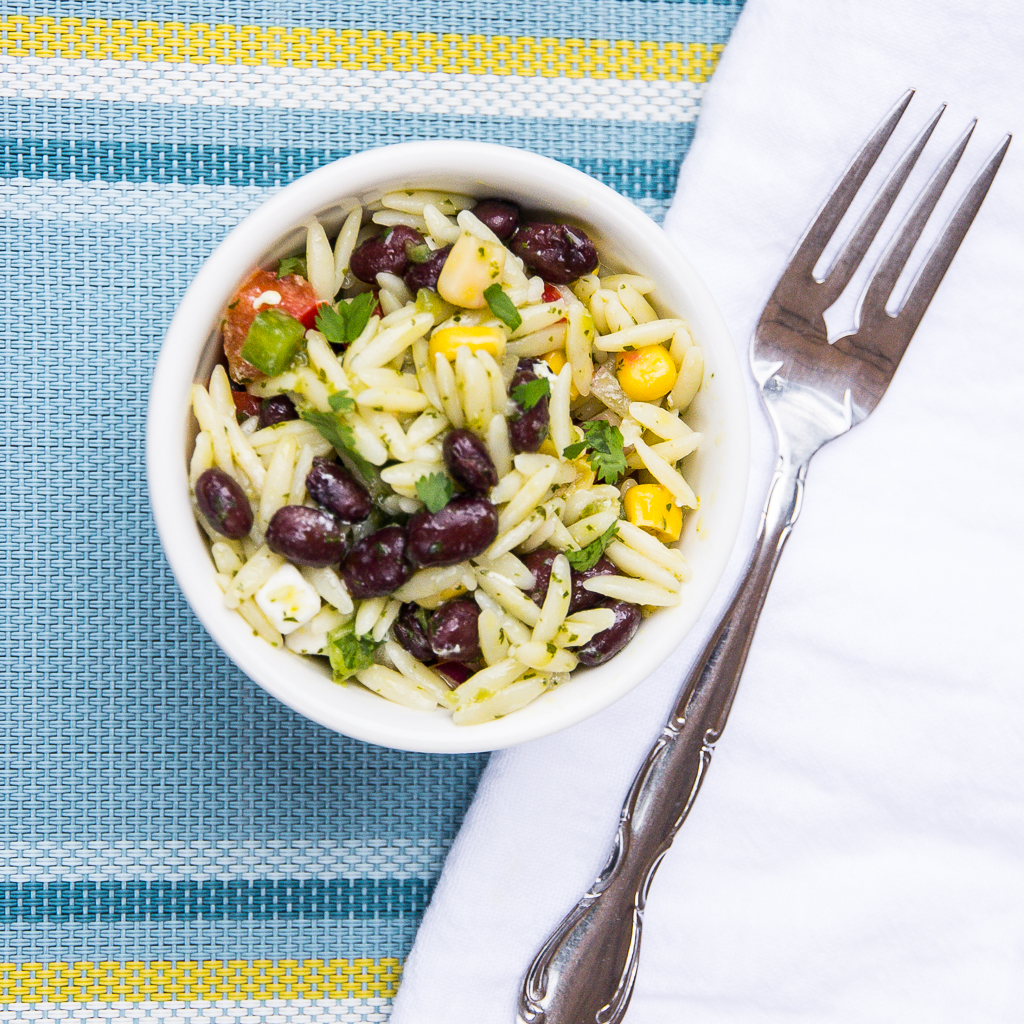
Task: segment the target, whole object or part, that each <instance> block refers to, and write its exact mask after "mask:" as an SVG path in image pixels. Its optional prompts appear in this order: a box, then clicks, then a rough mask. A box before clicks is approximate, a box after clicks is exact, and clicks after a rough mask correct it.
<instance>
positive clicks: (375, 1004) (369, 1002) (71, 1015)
mask: <svg viewBox="0 0 1024 1024" xmlns="http://www.w3.org/2000/svg"><path fill="white" fill-rule="evenodd" d="M390 1014H391V1001H390V1000H389V999H383V998H381V997H374V998H370V999H352V998H348V999H295V1000H286V999H266V1000H256V999H246V1000H244V1001H238V1002H236V1001H234V1000H218V1001H217V1002H215V1003H207V1002H188V1003H184V1002H170V1001H167V1002H150V1003H86V1004H81V1003H7V1004H6V1005H4V1006H0V1022H2V1021H12V1022H13V1021H27V1020H38V1021H53V1020H67V1021H73V1022H77V1021H83V1022H90V1021H91V1022H96V1024H99V1022H101V1021H111V1020H123V1021H128V1020H131V1021H156V1020H160V1021H171V1022H174V1021H190V1022H194V1024H205V1022H206V1021H210V1022H211V1024H212V1022H214V1021H216V1022H217V1024H223V1022H224V1021H230V1022H231V1024H265V1022H267V1021H275V1022H286V1024H382V1022H384V1021H386V1020H387V1019H388V1017H389V1016H390Z"/></svg>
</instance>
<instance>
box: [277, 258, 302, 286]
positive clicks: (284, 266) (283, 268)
mask: <svg viewBox="0 0 1024 1024" xmlns="http://www.w3.org/2000/svg"><path fill="white" fill-rule="evenodd" d="M308 273H309V271H308V270H307V268H306V257H305V256H288V257H287V258H285V259H283V260H281V262H280V263H279V264H278V265H277V279H278V280H279V281H280V280H281V278H282V277H287V276H288V275H289V274H298V275H299V277H306V276H307V274H308Z"/></svg>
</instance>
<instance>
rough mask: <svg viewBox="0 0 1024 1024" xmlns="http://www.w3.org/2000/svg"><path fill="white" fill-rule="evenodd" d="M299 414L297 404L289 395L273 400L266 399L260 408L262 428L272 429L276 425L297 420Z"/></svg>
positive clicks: (279, 396)
mask: <svg viewBox="0 0 1024 1024" xmlns="http://www.w3.org/2000/svg"><path fill="white" fill-rule="evenodd" d="M298 418H299V414H298V412H297V411H296V409H295V403H294V402H293V401H292V400H291V399H290V398H289V397H288V396H287V395H274V397H273V398H267V399H264V401H263V404H262V405H261V406H260V419H259V424H260V427H261V428H262V427H272V426H273V425H274V424H275V423H286V422H287V421H288V420H297V419H298Z"/></svg>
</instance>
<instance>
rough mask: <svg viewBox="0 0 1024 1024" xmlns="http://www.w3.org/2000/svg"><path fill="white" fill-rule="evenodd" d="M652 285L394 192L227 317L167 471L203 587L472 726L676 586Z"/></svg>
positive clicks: (506, 214)
mask: <svg viewBox="0 0 1024 1024" xmlns="http://www.w3.org/2000/svg"><path fill="white" fill-rule="evenodd" d="M654 290H655V283H654V282H653V281H651V280H648V279H647V278H645V277H642V276H640V275H637V274H631V273H622V272H613V271H611V270H610V269H609V270H606V269H605V268H603V267H602V266H601V262H600V256H599V253H598V252H597V249H596V247H595V245H594V243H593V242H592V241H591V240H590V239H589V238H588V237H587V235H586V233H585V232H584V231H583V230H581V229H580V228H578V227H576V226H573V225H570V224H566V223H549V222H538V221H529V220H523V219H522V217H521V213H520V210H519V209H518V207H516V206H515V205H514V204H512V203H509V202H505V201H502V200H497V199H485V200H480V201H477V200H474V199H472V198H470V197H468V196H461V195H451V194H446V193H442V192H434V191H422V190H421V191H407V192H395V193H392V194H390V195H386V196H384V198H383V199H382V200H381V201H380V203H378V204H375V206H374V208H372V209H365V210H364V209H362V208H359V207H356V208H355V209H353V210H351V212H349V213H348V215H347V217H346V219H345V220H344V223H343V225H342V227H341V229H340V230H339V231H338V234H337V236H336V237H335V238H334V240H333V242H332V241H331V240H330V239H329V238H328V235H327V233H326V232H325V230H324V228H323V227H322V226H321V225H320V224H319V223H316V222H314V223H311V224H310V225H309V227H308V231H307V244H306V251H305V253H304V254H303V255H298V256H294V257H291V258H289V259H285V260H282V261H281V262H280V265H279V266H278V267H277V268H275V269H272V270H270V269H268V270H259V271H256V272H255V273H254V274H253V275H252V276H251V277H250V278H249V279H248V280H247V281H246V282H244V283H243V284H242V286H241V287H240V288H239V289H238V291H237V293H236V294H235V296H234V297H233V299H232V302H231V304H230V305H229V307H228V310H227V312H226V315H225V320H224V326H223V340H224V351H225V357H226V358H225V363H226V366H223V365H222V366H218V367H216V369H215V370H214V372H213V374H212V376H211V378H210V382H209V386H208V387H203V386H202V385H199V384H197V385H196V386H195V387H194V389H193V395H192V407H193V410H194V412H195V416H196V420H197V421H198V425H199V434H198V437H197V439H196V443H195V447H194V450H193V453H192V457H191V467H190V482H191V485H192V493H193V496H194V500H195V507H196V512H197V519H198V521H199V523H200V524H201V525H202V527H203V528H204V529H205V530H206V532H207V534H208V535H209V537H210V541H211V549H210V550H211V556H212V559H213V562H214V566H215V569H216V579H217V582H218V584H219V585H220V587H221V588H222V590H223V591H224V600H225V602H226V604H227V605H228V607H230V608H233V609H237V611H238V613H239V614H240V615H241V616H242V617H243V618H244V620H245V621H246V622H247V623H248V624H249V626H250V627H251V628H252V630H253V631H254V632H255V633H256V634H258V635H259V636H260V637H262V638H263V639H264V640H266V642H267V643H269V644H271V645H273V646H277V647H280V646H284V647H286V648H287V649H289V650H290V651H293V652H294V653H296V654H299V655H305V656H312V657H325V658H327V659H329V663H330V666H331V670H332V673H333V675H334V678H335V680H337V681H338V682H343V681H348V680H356V681H358V683H360V684H361V685H363V686H365V687H367V688H368V689H370V690H373V691H374V692H376V693H378V694H380V695H381V696H382V697H384V698H386V699H388V700H391V701H396V702H398V703H400V704H404V705H406V706H408V707H411V708H416V709H420V710H424V711H431V710H435V709H437V708H438V707H441V708H445V709H448V710H449V711H450V712H451V713H452V715H453V718H454V720H455V722H456V723H458V724H463V725H470V724H474V723H479V722H485V721H488V720H491V719H493V718H497V717H501V716H503V715H506V714H509V713H510V712H512V711H515V710H517V709H518V708H521V707H523V706H524V705H526V704H528V703H529V702H531V701H533V700H534V699H535V698H537V697H538V696H539V695H540V694H542V693H543V692H544V691H545V690H548V689H550V688H551V687H553V686H556V685H557V684H558V683H560V682H562V681H563V680H565V679H566V678H567V675H568V674H569V673H571V672H572V671H573V670H575V669H576V668H577V666H580V665H582V666H593V665H599V664H602V663H604V662H605V661H608V660H609V659H610V658H612V657H614V656H615V655H616V654H618V653H619V652H620V651H621V650H622V649H623V648H624V647H625V646H626V644H628V642H629V641H630V640H631V639H632V637H633V635H634V633H635V632H636V630H637V628H638V626H639V623H640V621H641V618H642V617H643V616H644V615H646V614H652V613H654V614H656V611H657V609H658V608H660V607H664V606H668V605H673V604H676V603H678V601H679V599H680V597H679V595H680V589H681V587H682V585H683V583H684V582H685V581H686V579H687V576H688V572H687V567H686V563H685V561H684V560H683V558H682V556H681V555H680V554H679V552H678V551H677V550H676V549H675V548H674V547H672V546H671V544H672V542H673V541H675V540H677V539H678V538H679V535H680V531H681V529H682V526H683V519H684V515H685V510H686V509H692V508H694V507H696V505H697V497H696V495H695V494H694V493H693V490H692V489H691V488H690V486H689V484H688V483H687V482H686V480H685V478H684V476H683V474H682V472H681V471H680V462H681V460H682V459H684V458H686V456H688V455H689V454H691V453H692V452H693V451H694V450H695V449H696V448H697V446H698V445H699V444H700V441H701V435H700V434H699V433H696V432H694V431H693V430H691V428H690V427H689V426H688V425H687V424H686V422H685V421H684V419H683V417H682V414H683V413H684V412H685V410H686V408H687V406H688V405H689V404H690V402H691V401H692V400H693V398H694V396H695V395H696V393H697V391H698V389H699V388H700V386H701V380H702V377H703V357H702V355H701V351H700V349H699V347H698V346H697V345H695V344H694V342H693V339H692V338H691V336H690V333H689V330H688V329H687V325H686V324H685V322H684V321H683V320H681V319H679V318H677V317H673V316H666V315H662V314H661V313H660V312H659V311H658V309H657V308H656V305H655V300H654V295H653V293H654Z"/></svg>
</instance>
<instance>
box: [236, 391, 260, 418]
mask: <svg viewBox="0 0 1024 1024" xmlns="http://www.w3.org/2000/svg"><path fill="white" fill-rule="evenodd" d="M231 397H232V398H233V399H234V400H235V410H236V411H237V412H238V414H239V415H240V416H243V417H245V418H246V419H248V418H249V417H250V416H259V414H260V406H261V405H263V399H262V398H257V397H256V396H255V395H250V394H249V392H248V391H232V392H231Z"/></svg>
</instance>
